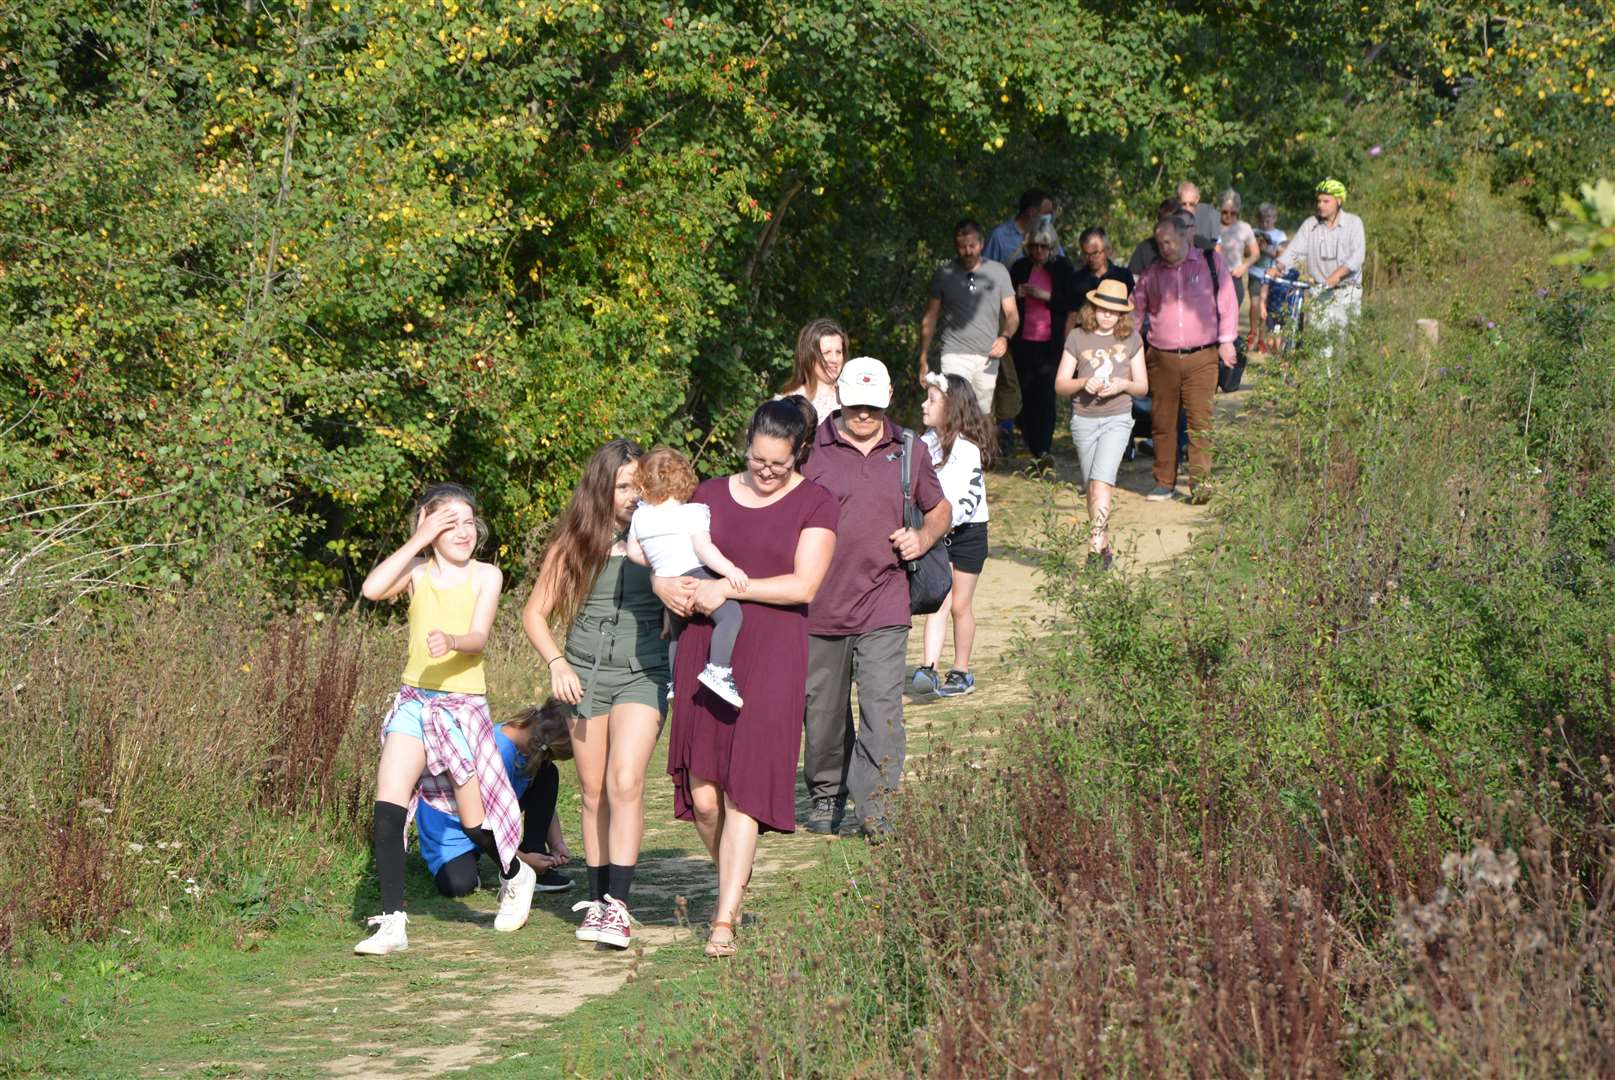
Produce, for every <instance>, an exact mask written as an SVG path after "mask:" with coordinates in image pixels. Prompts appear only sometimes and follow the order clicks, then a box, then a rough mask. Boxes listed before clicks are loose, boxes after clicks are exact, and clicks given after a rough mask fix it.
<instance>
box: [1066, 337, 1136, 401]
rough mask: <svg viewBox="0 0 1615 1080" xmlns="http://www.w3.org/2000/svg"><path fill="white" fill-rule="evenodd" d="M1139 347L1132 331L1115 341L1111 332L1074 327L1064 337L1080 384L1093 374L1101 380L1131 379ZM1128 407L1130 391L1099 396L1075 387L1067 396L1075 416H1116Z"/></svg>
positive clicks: (1131, 397) (1130, 399)
mask: <svg viewBox="0 0 1615 1080" xmlns="http://www.w3.org/2000/svg"><path fill="white" fill-rule="evenodd" d="M1143 347H1144V341H1143V339H1142V338H1140V337H1139V336H1138V333H1137V332H1136V331H1135V332H1134V333H1133V335H1132V336H1131V337H1129V338H1128V339H1127V340H1125V341H1117V340H1116V335H1114V334H1096V333H1094V332H1093V331H1091V330H1084V329H1083V328H1082V327H1081V326H1077V327H1075V328H1073V329H1072V331H1071V333H1070V335H1069V336H1068V337H1067V338H1066V339H1065V351H1066V352H1068V353H1070V354H1071V355H1072V356H1075V357H1076V358H1077V372H1076V377H1077V381H1078V382H1081V383H1086V382H1087V381H1088V380H1089V379H1091V378H1093V377H1094V376H1096V375H1097V376H1098V377H1099V378H1101V379H1107V378H1109V379H1130V378H1132V373H1133V369H1132V359H1133V354H1134V353H1136V352H1138V350H1140V349H1142V348H1143ZM1132 408H1133V395H1131V394H1117V395H1116V396H1115V397H1105V398H1102V397H1099V396H1097V395H1095V394H1090V393H1087V392H1086V391H1081V390H1079V391H1077V393H1076V394H1075V395H1073V396H1072V398H1071V411H1072V412H1073V413H1075V414H1076V415H1078V416H1120V415H1122V414H1123V413H1126V412H1131V411H1132Z"/></svg>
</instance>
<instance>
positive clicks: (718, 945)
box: [702, 922, 735, 958]
mask: <svg viewBox="0 0 1615 1080" xmlns="http://www.w3.org/2000/svg"><path fill="white" fill-rule="evenodd" d="M719 927H722V928H723V929H725V930H727V931H729V940H728V941H713V940H712V936H711V933H710V932H709V934H708V936H707V943H706V946H705V948H704V949H703V950H702V951H703V952H705V953H706V954H707V955H708V956H710V957H714V958H720V957H725V956H733V955H735V924H734V923H729V922H715V923H713V924H712V931H714V932H715V931H717V929H718V928H719Z"/></svg>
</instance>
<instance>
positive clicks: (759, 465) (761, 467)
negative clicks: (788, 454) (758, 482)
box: [746, 454, 791, 476]
mask: <svg viewBox="0 0 1615 1080" xmlns="http://www.w3.org/2000/svg"><path fill="white" fill-rule="evenodd" d="M746 460H747V461H748V462H750V463H751V467H752V470H753V471H755V472H760V473H768V474H769V475H770V476H773V475H774V474H775V473H782V472H790V471H791V463H790V462H789V461H765V460H764V459H762V458H760V457H758V456H757V455H755V454H747V455H746Z"/></svg>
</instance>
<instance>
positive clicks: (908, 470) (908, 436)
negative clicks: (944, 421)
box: [899, 428, 914, 506]
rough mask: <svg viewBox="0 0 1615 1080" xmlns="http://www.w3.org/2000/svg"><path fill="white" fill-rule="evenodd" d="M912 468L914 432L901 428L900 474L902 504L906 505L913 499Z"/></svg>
mask: <svg viewBox="0 0 1615 1080" xmlns="http://www.w3.org/2000/svg"><path fill="white" fill-rule="evenodd" d="M913 470H914V432H913V431H911V430H910V429H908V428H904V429H903V467H902V469H901V470H899V471H900V474H901V476H902V478H903V505H905V506H907V505H908V504H909V503H910V502H912V501H913V499H914V494H913V490H912V488H913Z"/></svg>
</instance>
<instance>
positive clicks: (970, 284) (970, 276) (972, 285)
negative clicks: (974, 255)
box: [965, 270, 976, 292]
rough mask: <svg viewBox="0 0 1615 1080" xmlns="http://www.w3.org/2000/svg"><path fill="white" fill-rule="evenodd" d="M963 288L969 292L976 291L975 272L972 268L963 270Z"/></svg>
mask: <svg viewBox="0 0 1615 1080" xmlns="http://www.w3.org/2000/svg"><path fill="white" fill-rule="evenodd" d="M965 288H966V289H967V290H969V291H970V292H975V291H976V272H975V271H974V270H967V271H965Z"/></svg>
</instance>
